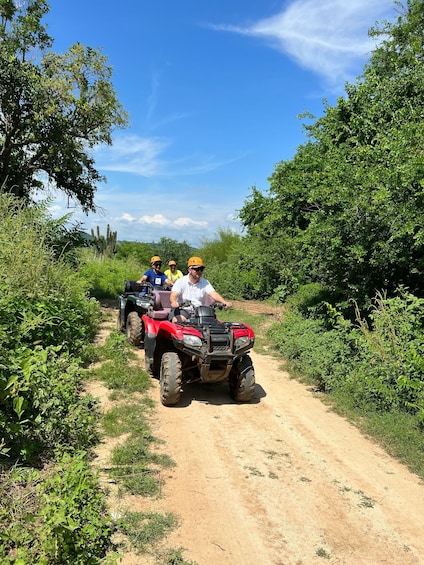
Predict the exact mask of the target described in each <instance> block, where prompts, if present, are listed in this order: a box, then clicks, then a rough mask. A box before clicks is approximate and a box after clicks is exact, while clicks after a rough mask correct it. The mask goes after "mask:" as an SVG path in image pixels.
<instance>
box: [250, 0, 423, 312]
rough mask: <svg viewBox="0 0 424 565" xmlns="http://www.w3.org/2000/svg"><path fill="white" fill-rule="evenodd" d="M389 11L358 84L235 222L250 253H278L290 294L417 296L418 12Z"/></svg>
mask: <svg viewBox="0 0 424 565" xmlns="http://www.w3.org/2000/svg"><path fill="white" fill-rule="evenodd" d="M398 6H399V7H400V10H399V16H398V18H397V20H396V22H395V23H389V22H384V23H383V24H381V25H380V26H379V27H376V28H375V29H373V30H372V31H371V34H372V35H374V36H376V37H380V36H381V37H382V38H383V39H382V41H381V42H380V44H379V46H378V47H377V48H376V50H375V51H374V52H373V53H372V55H371V58H370V61H369V62H368V64H367V65H366V67H365V69H364V73H363V75H362V76H361V77H359V78H358V80H357V81H356V83H355V84H348V85H347V86H346V97H341V98H339V100H338V101H337V104H336V105H335V106H334V107H330V106H328V105H326V107H325V113H324V115H323V116H322V117H321V118H320V119H318V120H316V121H315V122H314V123H313V124H312V125H308V126H307V127H306V132H307V134H308V141H307V143H306V144H305V145H303V146H301V147H300V148H299V149H298V151H297V153H296V155H295V156H294V158H293V159H292V160H291V161H284V162H281V163H279V164H278V165H277V167H276V168H275V171H274V172H273V174H272V176H271V178H270V189H269V193H268V194H267V195H263V194H261V193H259V192H258V191H257V190H256V189H254V190H253V193H252V196H251V199H250V201H247V202H246V203H245V205H244V207H243V209H242V210H241V212H240V218H241V220H242V222H243V224H244V225H245V227H246V228H247V232H248V234H249V236H250V237H251V238H254V239H255V240H258V241H259V242H261V244H260V245H259V246H258V249H261V248H262V249H267V250H268V253H269V252H272V250H273V249H275V248H276V247H278V248H280V254H281V257H282V261H283V262H284V263H285V270H286V276H288V277H289V278H291V281H292V283H293V284H294V285H296V284H305V283H308V282H320V283H323V284H325V285H326V286H327V287H328V288H330V289H332V290H333V291H335V292H337V293H339V294H341V295H342V296H344V298H345V299H348V298H355V299H356V300H358V301H359V302H360V303H363V302H365V301H367V300H368V299H369V298H370V297H372V296H374V294H375V291H376V290H378V289H383V288H384V289H387V290H389V291H394V289H396V288H397V287H398V286H400V285H404V286H407V287H408V288H410V290H411V291H413V292H415V293H419V294H423V293H424V285H423V283H422V281H423V275H424V261H423V256H424V247H423V244H424V217H423V214H422V209H423V206H424V190H423V188H424V127H423V125H424V118H423V116H424V98H423V96H422V92H423V89H424V47H423V45H424V3H423V2H422V1H419V0H409V1H407V2H406V4H405V6H402V5H401V4H400V3H398ZM282 283H283V281H282Z"/></svg>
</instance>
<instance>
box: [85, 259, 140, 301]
mask: <svg viewBox="0 0 424 565" xmlns="http://www.w3.org/2000/svg"><path fill="white" fill-rule="evenodd" d="M148 268H149V267H147V266H146V265H144V266H143V265H141V264H140V263H139V262H138V260H137V259H136V258H135V257H133V256H130V257H127V258H125V259H117V258H113V259H104V260H103V261H99V260H95V259H93V256H92V252H91V251H84V252H83V253H82V254H81V263H80V269H79V276H80V277H82V279H83V280H84V281H85V283H86V285H87V288H88V291H89V294H90V296H93V297H95V298H97V299H101V298H116V297H117V295H118V294H119V293H120V292H121V291H122V290H123V289H124V281H125V280H126V279H133V280H137V279H139V278H140V276H141V275H142V274H143V273H144V272H145V271H146V270H147V269H148Z"/></svg>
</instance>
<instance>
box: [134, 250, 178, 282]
mask: <svg viewBox="0 0 424 565" xmlns="http://www.w3.org/2000/svg"><path fill="white" fill-rule="evenodd" d="M150 265H151V268H150V269H149V270H148V271H146V272H145V273H144V275H143V276H142V277H141V278H139V279H138V281H137V282H138V283H142V282H145V281H147V282H149V283H150V284H151V285H152V286H156V287H162V286H163V285H164V284H167V285H169V286H172V285H173V284H174V283H173V282H172V281H171V279H169V278H168V277H167V276H166V275H165V273H162V271H161V270H160V268H161V267H162V260H161V258H160V257H159V256H158V255H153V257H152V258H151V259H150Z"/></svg>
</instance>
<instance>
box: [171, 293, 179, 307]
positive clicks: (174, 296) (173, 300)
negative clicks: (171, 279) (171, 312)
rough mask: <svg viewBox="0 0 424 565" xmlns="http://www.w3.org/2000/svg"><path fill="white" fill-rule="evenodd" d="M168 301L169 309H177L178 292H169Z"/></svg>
mask: <svg viewBox="0 0 424 565" xmlns="http://www.w3.org/2000/svg"><path fill="white" fill-rule="evenodd" d="M169 301H170V303H171V308H178V306H179V304H178V292H175V290H171V294H170V296H169Z"/></svg>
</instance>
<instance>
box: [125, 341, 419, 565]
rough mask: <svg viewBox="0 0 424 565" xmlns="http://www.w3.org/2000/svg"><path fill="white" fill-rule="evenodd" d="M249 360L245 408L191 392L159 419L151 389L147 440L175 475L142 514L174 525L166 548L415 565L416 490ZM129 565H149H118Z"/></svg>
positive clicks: (371, 449)
mask: <svg viewBox="0 0 424 565" xmlns="http://www.w3.org/2000/svg"><path fill="white" fill-rule="evenodd" d="M139 355H140V358H142V356H143V352H142V351H140V352H139ZM252 359H253V363H254V366H255V373H256V382H257V386H256V394H255V398H254V401H253V402H251V403H249V404H234V403H233V402H232V401H231V400H230V396H229V392H228V389H227V385H225V384H220V385H214V386H207V385H199V384H195V385H190V386H187V387H186V388H185V390H184V392H183V395H182V401H181V403H180V404H179V406H178V407H173V408H166V407H163V406H162V405H161V404H160V403H159V385H158V382H157V381H156V380H155V381H154V387H153V388H152V391H151V395H152V398H154V399H155V400H156V401H157V411H156V415H155V420H156V424H155V427H154V433H155V435H157V436H158V437H159V438H162V439H163V440H165V442H166V443H165V446H164V451H166V453H168V454H169V455H170V456H171V457H172V459H174V461H175V462H176V464H177V465H176V467H175V468H173V469H171V470H169V471H168V470H167V471H166V475H167V476H166V478H165V485H164V488H163V497H162V499H161V500H159V501H143V502H141V504H142V505H143V508H142V510H143V511H146V510H151V509H152V510H157V509H160V510H165V511H170V512H175V513H176V514H177V515H179V516H180V520H181V526H180V527H179V528H178V530H176V531H175V532H174V533H173V534H172V536H171V537H170V538H169V539H168V540H167V545H168V546H169V547H174V548H179V547H182V548H184V557H185V559H186V560H192V561H195V562H196V563H198V564H199V565H258V564H264V565H310V564H313V563H332V564H333V563H334V564H335V563H337V564H347V565H351V564H352V565H353V564H355V565H359V564H366V565H377V564H383V563H384V564H390V565H396V564H399V565H401V564H402V565H409V564H411V565H412V564H420V563H424V535H423V525H424V484H423V482H422V481H421V480H420V479H419V478H418V477H416V476H415V475H413V474H411V473H410V472H409V471H408V470H407V469H406V468H405V467H404V466H402V465H401V464H399V463H398V462H396V461H395V460H394V459H392V458H391V457H389V456H388V455H387V454H386V453H385V452H384V451H383V450H382V449H380V448H379V447H378V446H376V445H375V444H374V443H373V442H372V441H370V440H368V439H367V438H365V437H364V436H362V435H361V434H360V432H359V431H358V430H357V429H356V428H355V427H353V426H352V425H350V424H349V423H347V422H346V421H345V420H344V419H343V418H341V417H339V416H337V415H336V414H335V413H333V412H331V411H330V410H329V409H328V407H327V406H325V405H324V404H323V403H322V402H321V401H320V400H319V398H317V397H316V396H315V395H314V394H313V393H312V392H311V391H309V390H308V389H307V388H306V387H305V386H304V385H302V384H300V383H298V382H297V381H294V380H291V379H290V377H289V375H288V374H287V373H285V372H284V371H283V370H281V368H280V366H279V363H278V361H277V360H275V359H273V358H272V357H269V356H263V355H258V354H255V352H253V353H252ZM133 509H134V508H133ZM136 563H137V564H143V563H148V560H147V558H146V559H144V558H131V557H128V559H125V560H124V561H123V564H124V565H130V564H131V565H132V564H136Z"/></svg>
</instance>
